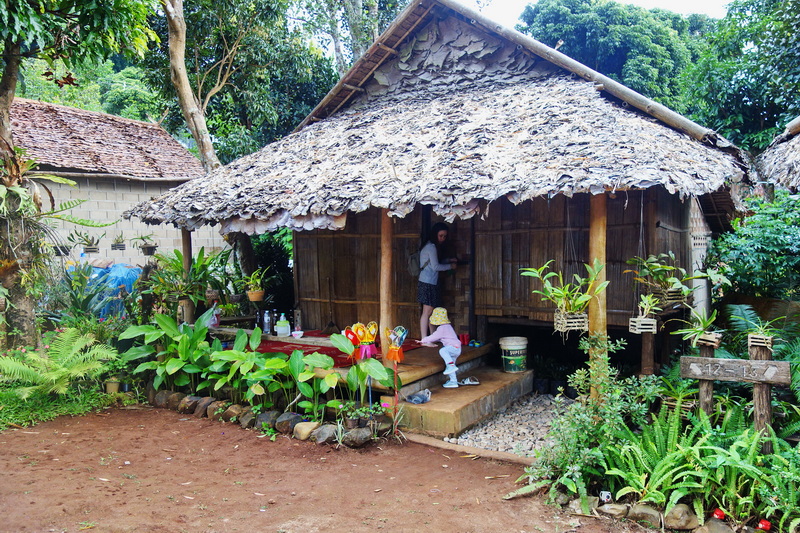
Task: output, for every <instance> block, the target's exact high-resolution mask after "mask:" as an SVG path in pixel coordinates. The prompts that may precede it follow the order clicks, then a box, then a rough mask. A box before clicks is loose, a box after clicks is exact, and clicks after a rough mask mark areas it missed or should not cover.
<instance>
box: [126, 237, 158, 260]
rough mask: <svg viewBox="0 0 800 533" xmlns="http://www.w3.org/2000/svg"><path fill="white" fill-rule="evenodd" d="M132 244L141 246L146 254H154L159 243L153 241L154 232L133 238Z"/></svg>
mask: <svg viewBox="0 0 800 533" xmlns="http://www.w3.org/2000/svg"><path fill="white" fill-rule="evenodd" d="M131 245H132V246H134V247H135V248H139V249H140V250H141V251H142V253H143V254H144V255H154V254H155V253H156V248H158V245H157V244H156V243H155V242H154V241H153V234H152V233H150V234H148V235H137V236H136V237H133V238H132V239H131Z"/></svg>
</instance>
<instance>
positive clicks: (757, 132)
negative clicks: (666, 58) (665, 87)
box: [686, 0, 800, 151]
mask: <svg viewBox="0 0 800 533" xmlns="http://www.w3.org/2000/svg"><path fill="white" fill-rule="evenodd" d="M727 9H728V13H727V15H726V16H725V18H724V19H722V20H720V21H719V22H718V23H717V27H716V29H715V30H714V31H713V32H712V33H711V34H710V35H709V36H708V45H709V46H707V47H706V48H705V49H704V50H703V53H702V54H701V56H700V58H699V59H698V61H696V62H695V65H694V66H693V67H690V68H689V69H688V72H687V80H688V83H687V85H686V87H687V93H688V94H687V96H688V99H687V101H688V102H691V104H692V109H691V111H692V114H691V116H692V118H694V119H695V120H697V121H698V122H700V123H701V124H705V125H706V126H708V127H711V128H713V129H715V130H717V131H719V132H720V133H722V134H723V135H725V136H726V137H727V138H728V139H730V140H731V141H733V142H734V143H736V144H738V145H739V146H741V147H743V148H746V149H750V150H755V151H758V150H761V149H763V148H765V147H766V146H767V145H768V144H769V143H770V141H771V140H772V138H773V137H774V136H775V135H776V134H777V133H780V131H781V130H782V128H783V126H784V125H785V124H786V123H787V122H788V121H789V120H791V119H793V118H794V117H796V116H797V115H800V98H799V97H798V94H800V62H798V61H797V54H798V47H800V35H798V32H797V27H798V26H800V3H798V0H788V1H783V0H735V1H734V2H731V3H730V4H729V5H728V6H727Z"/></svg>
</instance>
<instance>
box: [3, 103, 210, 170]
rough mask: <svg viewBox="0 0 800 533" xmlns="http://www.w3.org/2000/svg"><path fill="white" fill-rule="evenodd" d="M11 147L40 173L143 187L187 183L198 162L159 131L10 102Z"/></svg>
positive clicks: (143, 125)
mask: <svg viewBox="0 0 800 533" xmlns="http://www.w3.org/2000/svg"><path fill="white" fill-rule="evenodd" d="M11 125H12V130H13V132H14V133H13V134H14V142H15V144H16V145H17V146H20V147H22V148H24V149H25V150H26V151H27V155H28V157H31V158H34V159H36V160H37V161H38V162H39V170H41V171H47V172H49V173H57V174H60V175H65V176H75V175H79V174H80V175H92V176H96V177H99V178H102V177H117V178H127V179H134V180H144V181H186V180H189V179H192V178H196V177H199V176H202V175H203V174H204V171H203V166H202V165H201V164H200V161H199V160H198V159H197V158H196V157H194V156H193V155H192V154H191V153H189V152H188V151H187V150H186V148H184V147H183V146H181V144H180V143H178V142H177V141H176V140H175V139H173V138H172V137H171V136H170V135H169V134H168V133H167V132H166V131H165V130H164V129H163V128H162V127H161V126H159V125H157V124H151V123H149V122H141V121H138V120H131V119H127V118H122V117H116V116H114V115H107V114H105V113H97V112H93V111H85V110H83V109H76V108H73V107H66V106H62V105H56V104H50V103H46V102H39V101H36V100H26V99H24V98H15V99H14V102H13V104H12V105H11Z"/></svg>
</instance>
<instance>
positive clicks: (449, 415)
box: [381, 366, 533, 438]
mask: <svg viewBox="0 0 800 533" xmlns="http://www.w3.org/2000/svg"><path fill="white" fill-rule="evenodd" d="M467 376H473V377H475V378H476V379H478V381H480V385H462V386H460V387H458V388H457V389H445V388H444V387H442V385H441V384H442V383H444V378H443V377H441V378H440V384H438V385H436V386H433V387H428V388H429V389H430V391H431V400H430V401H429V402H428V403H424V404H412V403H408V402H405V401H403V402H401V405H402V412H401V415H400V416H401V422H400V425H401V428H403V430H407V431H412V432H416V433H422V434H425V435H430V436H432V437H437V438H444V437H457V436H458V435H460V434H461V433H463V432H464V431H466V430H467V429H469V428H470V427H472V426H474V425H475V424H477V423H478V422H480V421H481V420H484V419H486V418H488V417H490V416H492V415H493V414H494V413H496V412H497V411H498V410H499V409H502V408H503V407H505V406H506V405H508V404H510V403H511V402H512V401H514V400H516V399H517V398H520V397H522V396H525V395H526V394H529V393H530V392H531V391H532V390H533V371H530V370H528V371H526V372H516V373H509V372H503V371H502V370H500V369H497V368H490V367H487V366H481V367H478V368H474V369H472V370H471V371H469V372H459V373H458V378H459V380H462V379H464V378H466V377H467ZM401 398H402V397H401ZM391 400H392V397H391V396H383V397H381V401H385V402H390V401H391Z"/></svg>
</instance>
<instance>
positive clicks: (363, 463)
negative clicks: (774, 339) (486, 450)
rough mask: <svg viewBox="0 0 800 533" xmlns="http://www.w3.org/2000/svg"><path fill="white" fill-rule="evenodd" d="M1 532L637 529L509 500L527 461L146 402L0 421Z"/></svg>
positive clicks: (596, 532) (581, 532) (534, 500)
mask: <svg viewBox="0 0 800 533" xmlns="http://www.w3.org/2000/svg"><path fill="white" fill-rule="evenodd" d="M0 450H2V451H0V472H1V473H0V531H4V532H22V531H26V532H27V531H34V532H50V531H56V532H75V531H82V530H94V531H111V532H134V531H135V532H192V533H195V532H228V531H231V532H232V531H259V532H303V533H306V532H316V531H380V530H385V531H392V532H398V531H399V532H404V531H408V532H412V531H413V532H421V531H447V532H496V531H504V532H548V533H549V532H553V533H562V532H566V531H575V532H578V533H610V532H622V531H641V529H640V528H639V527H638V526H636V525H633V524H629V523H618V522H614V521H612V520H610V519H607V518H592V517H584V516H571V515H569V514H568V513H567V512H565V511H562V510H560V509H556V508H555V507H552V506H549V505H546V504H545V503H544V500H543V497H541V496H539V497H527V498H518V499H515V500H510V501H504V500H502V499H501V497H502V496H503V495H504V494H506V493H508V492H509V491H511V490H513V489H514V488H515V487H516V485H515V483H514V481H515V480H516V479H517V478H518V477H519V476H520V475H521V474H522V473H523V467H522V466H520V465H518V464H514V463H503V462H498V461H495V460H488V459H482V458H478V459H473V458H469V457H464V456H463V455H464V454H459V453H453V452H449V451H447V450H443V449H440V448H435V447H431V446H424V445H421V444H416V443H410V442H406V443H405V444H402V445H400V444H397V443H395V442H393V441H391V442H390V441H382V442H379V443H378V444H377V445H373V446H370V447H368V448H365V449H361V450H352V449H347V448H335V447H332V446H328V445H316V444H314V443H312V442H301V441H297V440H292V439H289V438H286V437H277V438H276V439H275V441H270V439H269V438H268V437H259V433H257V432H255V431H250V430H243V429H241V428H240V427H239V426H238V425H234V424H225V423H221V422H214V421H211V420H208V419H196V418H194V417H192V416H187V415H182V414H179V413H177V412H175V411H170V410H166V409H155V408H151V407H147V406H134V407H133V408H111V409H107V410H105V411H103V412H101V413H96V414H90V415H86V416H82V417H74V418H71V417H60V418H58V419H56V420H53V421H50V422H45V423H42V424H39V425H37V426H33V427H31V428H25V429H10V430H6V431H3V432H2V433H0Z"/></svg>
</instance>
